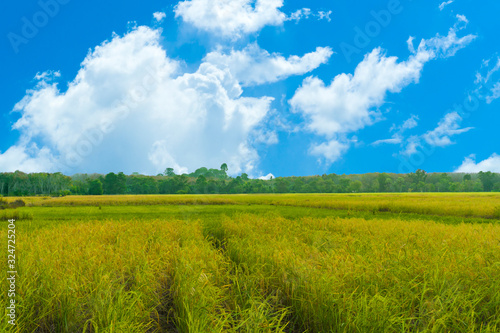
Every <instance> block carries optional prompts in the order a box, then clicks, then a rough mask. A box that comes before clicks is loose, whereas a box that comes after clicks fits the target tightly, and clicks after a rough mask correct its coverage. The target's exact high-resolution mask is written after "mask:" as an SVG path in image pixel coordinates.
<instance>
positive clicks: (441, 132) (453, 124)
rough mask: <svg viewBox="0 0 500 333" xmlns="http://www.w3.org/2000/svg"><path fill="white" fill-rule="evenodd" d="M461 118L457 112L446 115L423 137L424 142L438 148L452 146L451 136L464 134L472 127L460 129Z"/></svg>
mask: <svg viewBox="0 0 500 333" xmlns="http://www.w3.org/2000/svg"><path fill="white" fill-rule="evenodd" d="M461 121H462V117H460V115H459V114H458V113H457V112H451V113H448V114H446V115H445V116H444V117H443V119H441V121H440V122H439V124H438V126H437V127H436V128H435V129H433V130H432V131H429V132H427V133H425V134H424V135H423V138H424V140H425V141H426V142H427V143H428V144H430V145H432V146H438V147H445V146H448V145H451V144H453V143H454V142H453V141H451V138H450V137H451V136H454V135H458V134H461V133H465V132H468V131H470V130H471V129H473V128H472V127H467V128H460V122H461Z"/></svg>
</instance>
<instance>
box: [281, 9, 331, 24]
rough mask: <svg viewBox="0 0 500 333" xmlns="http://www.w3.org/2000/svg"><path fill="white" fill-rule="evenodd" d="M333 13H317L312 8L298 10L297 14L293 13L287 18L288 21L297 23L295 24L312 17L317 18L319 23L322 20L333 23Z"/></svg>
mask: <svg viewBox="0 0 500 333" xmlns="http://www.w3.org/2000/svg"><path fill="white" fill-rule="evenodd" d="M331 15H332V11H331V10H329V11H321V10H320V11H318V12H316V13H314V12H312V11H311V9H310V8H302V9H298V10H296V11H295V12H293V13H291V14H290V15H289V16H287V18H286V21H295V23H298V22H299V21H300V20H302V19H306V20H307V19H309V18H311V17H315V18H316V19H317V20H318V21H321V20H326V21H328V22H331V21H332V19H331V17H330V16H331Z"/></svg>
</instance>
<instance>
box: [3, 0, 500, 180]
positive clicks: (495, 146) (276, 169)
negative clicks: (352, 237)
mask: <svg viewBox="0 0 500 333" xmlns="http://www.w3.org/2000/svg"><path fill="white" fill-rule="evenodd" d="M1 6H2V8H1V11H0V12H1V14H0V15H2V17H1V22H2V24H1V26H0V27H1V36H3V37H2V38H1V42H0V43H1V50H2V52H1V54H0V63H1V64H2V65H1V69H2V75H1V76H0V80H1V81H0V88H1V90H2V97H1V98H0V119H1V121H0V138H1V142H0V171H3V172H5V171H15V170H22V171H25V172H37V171H50V172H56V171H61V172H63V173H65V174H70V175H71V174H74V173H81V172H86V173H92V172H99V173H107V172H111V171H114V172H118V171H124V172H125V173H132V172H141V173H144V174H156V173H158V172H161V171H163V170H165V168H167V167H173V168H174V169H175V170H176V171H177V172H187V171H194V170H195V169H196V168H198V167H201V166H207V167H216V168H218V167H219V166H220V164H222V163H223V162H226V163H228V166H229V172H230V173H231V174H233V175H234V174H239V173H242V172H247V173H248V174H250V175H251V176H252V177H263V176H266V175H269V174H273V175H274V176H292V175H295V176H303V175H314V174H323V173H338V174H344V173H346V174H353V173H367V172H396V173H403V172H412V171H415V170H416V169H424V170H426V171H428V172H453V171H460V172H478V171H494V172H500V156H499V155H497V154H500V147H499V139H498V124H499V123H500V112H499V108H500V50H499V45H500V44H499V41H500V39H499V37H498V31H499V29H500V24H499V23H498V18H497V15H498V13H500V3H499V2H498V1H495V0H488V1H484V2H483V3H482V5H481V6H478V5H477V3H474V2H472V1H467V0H455V1H446V2H443V1H436V2H434V1H425V2H424V1H410V0H400V1H398V0H389V1H357V2H352V1H337V2H333V1H328V2H327V1H308V2H303V1H282V0H258V1H252V0H232V1H229V0H191V1H180V2H175V1H171V2H169V1H156V0H155V1H147V2H141V3H139V2H137V1H126V0H125V1H120V2H117V1H106V2H98V1H93V0H90V1H86V2H80V1H72V0H47V1H44V0H41V1H39V2H30V3H28V4H26V3H19V2H5V3H3V4H2V5H1Z"/></svg>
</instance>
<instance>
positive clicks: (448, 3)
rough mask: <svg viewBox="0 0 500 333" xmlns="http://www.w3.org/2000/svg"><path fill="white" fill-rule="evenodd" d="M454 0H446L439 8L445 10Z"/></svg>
mask: <svg viewBox="0 0 500 333" xmlns="http://www.w3.org/2000/svg"><path fill="white" fill-rule="evenodd" d="M453 1H454V0H449V1H445V2H442V3H441V4H440V5H439V10H443V9H444V7H446V6H448V5H451V4H452V3H453Z"/></svg>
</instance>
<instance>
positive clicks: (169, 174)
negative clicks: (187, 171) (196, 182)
mask: <svg viewBox="0 0 500 333" xmlns="http://www.w3.org/2000/svg"><path fill="white" fill-rule="evenodd" d="M163 174H164V175H165V176H167V177H173V176H175V172H174V169H173V168H166V169H165V172H164V173H163Z"/></svg>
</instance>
